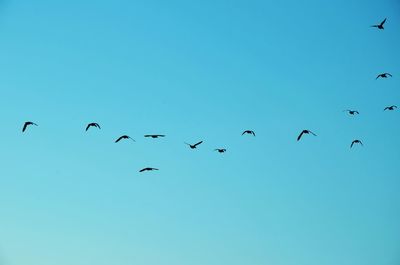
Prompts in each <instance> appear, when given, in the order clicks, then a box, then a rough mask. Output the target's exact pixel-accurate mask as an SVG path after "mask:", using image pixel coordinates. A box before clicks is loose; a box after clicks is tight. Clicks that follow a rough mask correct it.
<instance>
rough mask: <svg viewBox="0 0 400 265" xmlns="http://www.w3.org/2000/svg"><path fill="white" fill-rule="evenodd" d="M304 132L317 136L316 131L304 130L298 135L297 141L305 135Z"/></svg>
mask: <svg viewBox="0 0 400 265" xmlns="http://www.w3.org/2000/svg"><path fill="white" fill-rule="evenodd" d="M303 134H312V135H314V136H317V135H316V134H315V133H313V132H312V131H310V130H303V131H302V132H301V133H300V134H299V136H297V141H299V140H300V139H301V137H302V136H303Z"/></svg>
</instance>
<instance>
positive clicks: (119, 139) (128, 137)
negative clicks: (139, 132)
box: [115, 135, 136, 143]
mask: <svg viewBox="0 0 400 265" xmlns="http://www.w3.org/2000/svg"><path fill="white" fill-rule="evenodd" d="M122 139H131V140H132V141H134V142H136V141H135V140H133V139H132V138H131V137H130V136H128V135H122V136H121V137H119V138H118V139H117V140H115V143H118V142H119V141H121V140H122Z"/></svg>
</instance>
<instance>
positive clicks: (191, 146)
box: [185, 141, 203, 149]
mask: <svg viewBox="0 0 400 265" xmlns="http://www.w3.org/2000/svg"><path fill="white" fill-rule="evenodd" d="M201 143H203V141H200V142H198V143H196V144H188V143H185V144H187V145H188V146H189V147H190V148H191V149H196V148H197V146H198V145H199V144H201Z"/></svg>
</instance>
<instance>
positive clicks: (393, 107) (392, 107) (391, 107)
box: [383, 105, 397, 111]
mask: <svg viewBox="0 0 400 265" xmlns="http://www.w3.org/2000/svg"><path fill="white" fill-rule="evenodd" d="M394 109H397V106H395V105H392V106H389V107H386V108H384V109H383V111H385V110H394Z"/></svg>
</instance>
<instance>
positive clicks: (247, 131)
mask: <svg viewBox="0 0 400 265" xmlns="http://www.w3.org/2000/svg"><path fill="white" fill-rule="evenodd" d="M244 134H252V135H253V136H256V134H255V132H254V131H251V130H246V131H244V132H243V133H242V135H244Z"/></svg>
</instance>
